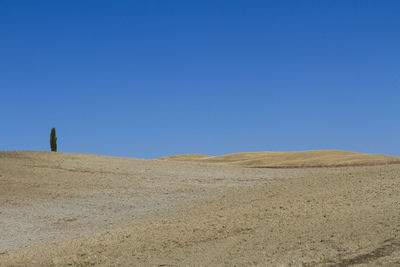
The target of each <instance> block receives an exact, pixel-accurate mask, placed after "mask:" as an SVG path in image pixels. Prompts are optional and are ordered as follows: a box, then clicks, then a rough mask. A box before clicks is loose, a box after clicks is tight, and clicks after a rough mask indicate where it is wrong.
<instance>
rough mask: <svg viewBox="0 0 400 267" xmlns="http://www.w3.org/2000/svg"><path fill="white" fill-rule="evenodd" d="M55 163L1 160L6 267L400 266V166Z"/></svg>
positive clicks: (44, 157) (22, 156)
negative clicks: (297, 167) (311, 167)
mask: <svg viewBox="0 0 400 267" xmlns="http://www.w3.org/2000/svg"><path fill="white" fill-rule="evenodd" d="M53 154H55V153H53ZM53 154H50V155H49V153H44V152H41V153H40V152H30V153H22V152H20V153H15V155H13V154H8V155H4V154H3V155H2V154H1V153H0V175H1V176H0V212H1V213H0V227H1V229H2V235H1V239H0V241H1V243H0V253H3V255H0V265H4V266H52V265H61V266H69V265H78V266H79V265H80V264H81V265H84V266H86V265H93V264H95V265H101V266H132V265H134V266H199V265H200V266H207V265H208V266H215V265H218V266H221V265H222V266H233V265H237V266H243V265H244V266H249V265H250V266H251V265H259V266H265V265H272V266H276V265H280V264H283V266H290V265H293V266H301V265H305V266H307V265H310V266H349V265H354V264H367V265H371V266H377V265H385V266H397V265H399V264H400V246H399V245H398V244H399V240H400V212H399V211H400V208H399V207H400V166H399V165H389V166H374V167H345V168H324V169H323V168H314V169H251V168H241V167H231V166H220V165H213V164H202V163H183V162H168V161H157V160H135V159H124V158H111V157H100V156H93V155H74V154H62V153H60V154H59V153H56V154H57V155H53ZM25 246H26V248H21V247H25Z"/></svg>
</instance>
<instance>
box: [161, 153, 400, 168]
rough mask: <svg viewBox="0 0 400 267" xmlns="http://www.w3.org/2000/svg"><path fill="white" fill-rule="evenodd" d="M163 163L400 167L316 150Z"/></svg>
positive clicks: (372, 157) (186, 157)
mask: <svg viewBox="0 0 400 267" xmlns="http://www.w3.org/2000/svg"><path fill="white" fill-rule="evenodd" d="M160 159H162V160H175V161H194V162H209V163H220V164H228V165H240V166H247V167H261V168H262V167H264V168H266V167H268V168H293V167H339V166H372V165H381V164H398V163H400V157H395V156H389V155H380V154H366V153H358V152H350V151H341V150H314V151H298V152H244V153H234V154H227V155H221V156H207V155H201V154H182V155H174V156H168V157H163V158H160Z"/></svg>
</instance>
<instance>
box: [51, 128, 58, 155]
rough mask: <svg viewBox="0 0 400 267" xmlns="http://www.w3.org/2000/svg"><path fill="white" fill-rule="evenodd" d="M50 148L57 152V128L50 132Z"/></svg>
mask: <svg viewBox="0 0 400 267" xmlns="http://www.w3.org/2000/svg"><path fill="white" fill-rule="evenodd" d="M50 148H51V151H53V152H57V137H56V128H52V129H51V132H50Z"/></svg>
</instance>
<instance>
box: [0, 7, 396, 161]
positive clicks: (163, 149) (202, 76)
mask: <svg viewBox="0 0 400 267" xmlns="http://www.w3.org/2000/svg"><path fill="white" fill-rule="evenodd" d="M399 14H400V1H390V0H386V1H380V0H376V1H371V0H370V1H369V0H359V1H355V0H342V1H339V0H324V1H321V0H314V1H266V0H265V1H247V0H246V1H245V0H244V1H231V0H229V1H228V0H226V1H218V0H216V1H204V0H202V1H161V0H160V1H147V0H146V1H99V0H96V1H94V0H93V1H84V0H80V1H71V0H68V1H18V0H2V1H0V96H1V104H0V123H1V131H0V150H49V135H50V128H51V127H53V126H55V127H56V129H57V135H58V137H59V140H58V141H59V142H58V147H59V150H60V151H63V152H78V153H95V154H103V155H118V156H129V157H139V158H153V157H159V156H165V155H170V154H181V153H203V154H209V155H217V154H225V153H233V152H243V151H290V150H311V149H343V150H352V151H360V152H370V153H385V154H393V155H400V16H399Z"/></svg>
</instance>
